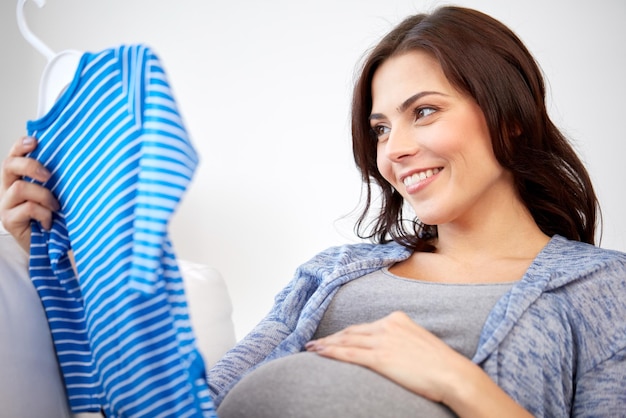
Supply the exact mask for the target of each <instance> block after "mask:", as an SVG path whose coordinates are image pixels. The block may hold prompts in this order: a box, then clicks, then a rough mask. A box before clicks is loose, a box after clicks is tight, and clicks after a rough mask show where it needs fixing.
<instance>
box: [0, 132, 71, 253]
mask: <svg viewBox="0 0 626 418" xmlns="http://www.w3.org/2000/svg"><path fill="white" fill-rule="evenodd" d="M36 147H37V140H36V139H34V138H31V137H24V138H21V139H20V140H19V141H17V142H16V143H15V144H14V145H13V147H12V148H11V151H10V152H9V155H8V156H7V158H5V160H4V161H3V163H2V181H1V185H0V220H2V225H3V226H4V228H5V229H6V230H7V231H8V232H9V233H10V234H11V235H13V237H14V238H15V239H16V240H17V241H18V243H19V244H20V246H21V247H22V248H23V249H24V250H25V251H26V252H29V251H30V222H31V220H33V219H34V220H37V221H39V222H40V223H41V225H42V226H43V227H44V228H46V229H50V228H52V212H53V211H56V210H59V202H58V201H57V200H56V199H55V197H54V196H53V195H52V193H51V192H50V190H48V189H46V188H45V187H43V186H41V185H39V184H36V183H31V182H28V181H26V180H24V179H23V177H24V176H27V177H30V178H33V179H35V180H38V181H40V182H45V181H47V180H48V179H49V178H50V172H49V171H48V170H46V168H45V167H44V166H43V165H42V164H41V163H40V162H39V161H37V160H35V159H33V158H27V157H26V154H27V153H29V152H30V151H32V150H34V149H35V148H36Z"/></svg>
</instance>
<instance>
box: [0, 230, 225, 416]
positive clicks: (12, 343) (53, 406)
mask: <svg viewBox="0 0 626 418" xmlns="http://www.w3.org/2000/svg"><path fill="white" fill-rule="evenodd" d="M179 267H180V269H181V273H182V276H183V279H184V281H185V286H186V293H187V299H188V303H189V310H190V315H191V322H192V325H193V327H194V332H195V334H196V338H197V342H198V346H199V348H200V351H201V352H202V355H203V357H204V359H205V362H206V364H207V366H210V365H212V364H214V363H215V362H216V361H217V360H218V359H219V358H220V357H221V356H222V355H223V354H224V352H226V350H228V349H229V348H230V347H232V346H233V345H234V344H235V332H234V327H233V322H232V319H231V314H232V304H231V300H230V297H229V295H228V290H227V288H226V284H225V282H224V280H223V278H222V277H221V275H220V274H219V272H218V271H217V270H215V269H213V268H211V267H209V266H205V265H202V264H197V263H190V262H187V261H183V260H179ZM0 373H1V374H0V418H18V417H19V418H31V417H32V418H42V417H46V418H57V417H70V416H71V414H70V413H69V411H68V407H67V403H66V400H65V392H64V388H63V383H62V380H61V375H60V372H59V367H58V364H57V361H56V357H55V353H54V348H53V345H52V339H51V336H50V331H49V329H48V324H47V322H46V317H45V313H44V310H43V307H42V306H41V302H40V300H39V297H38V295H37V292H36V291H35V289H34V287H33V286H32V284H31V282H30V278H29V275H28V255H27V254H26V253H25V252H24V251H23V250H22V248H21V247H20V246H19V245H18V244H17V242H16V241H15V240H14V239H13V237H12V236H11V235H10V234H9V233H8V232H6V231H5V230H4V228H3V227H2V224H1V223H0ZM91 416H99V414H78V416H77V417H80V418H83V417H85V418H86V417H91Z"/></svg>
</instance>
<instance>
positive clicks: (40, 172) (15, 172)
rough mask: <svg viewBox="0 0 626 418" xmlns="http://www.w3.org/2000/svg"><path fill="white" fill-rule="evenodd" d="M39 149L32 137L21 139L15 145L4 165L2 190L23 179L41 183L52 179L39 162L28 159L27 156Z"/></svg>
mask: <svg viewBox="0 0 626 418" xmlns="http://www.w3.org/2000/svg"><path fill="white" fill-rule="evenodd" d="M36 147H37V140H35V139H34V138H31V137H24V138H21V139H20V140H19V141H17V142H15V143H14V144H13V147H11V150H10V151H9V155H8V156H7V158H6V159H5V160H4V161H3V163H2V189H3V190H6V189H8V188H9V187H10V186H11V184H13V183H14V182H15V181H16V180H19V179H21V178H22V177H24V176H26V177H30V178H33V179H35V180H38V181H40V182H45V181H47V180H48V179H50V172H49V171H48V170H46V168H45V167H44V166H43V165H42V164H41V163H40V162H39V161H37V160H35V159H32V158H27V157H26V154H28V153H29V152H31V151H33V150H34V149H35V148H36Z"/></svg>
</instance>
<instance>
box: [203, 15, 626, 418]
mask: <svg viewBox="0 0 626 418" xmlns="http://www.w3.org/2000/svg"><path fill="white" fill-rule="evenodd" d="M352 110H353V114H352V137H353V151H354V158H355V161H356V163H357V166H358V167H359V169H360V171H361V175H362V180H363V183H364V184H365V187H366V191H367V194H366V205H365V210H364V212H363V214H362V216H361V218H360V222H359V225H358V226H359V227H360V232H361V235H362V237H363V238H371V239H373V240H374V242H375V243H374V244H361V245H348V246H342V247H335V248H331V249H329V250H327V251H325V252H323V253H321V254H319V255H318V256H316V257H314V258H313V259H312V260H311V261H309V262H308V263H306V264H304V265H303V266H301V267H300V268H299V269H298V271H297V273H296V276H295V277H294V279H293V281H292V282H291V283H290V284H289V285H288V286H287V287H286V288H285V289H284V290H283V292H281V293H280V294H279V295H278V296H277V298H276V304H275V305H274V308H273V309H272V311H271V312H270V314H269V315H268V316H267V317H266V318H265V320H263V321H262V322H261V323H260V324H259V325H258V326H257V328H255V329H254V330H253V331H252V332H251V333H250V334H249V335H248V336H247V337H246V338H244V340H243V341H241V342H240V343H239V344H238V345H237V346H236V347H235V348H234V349H233V350H232V351H231V352H230V353H228V354H227V355H226V356H225V357H224V358H223V359H222V360H221V361H220V362H219V363H218V364H217V365H216V366H215V367H214V368H213V369H212V370H211V372H210V376H209V381H210V382H211V385H212V389H213V391H214V394H215V396H216V399H217V401H218V402H221V406H220V409H219V410H218V413H219V414H220V416H222V417H224V418H231V417H243V416H248V415H249V414H250V413H251V411H254V414H255V416H261V417H265V416H267V417H270V416H276V415H280V412H281V411H282V412H284V413H287V414H288V415H298V416H306V417H317V416H328V415H340V416H362V415H363V414H364V413H366V412H364V411H367V413H369V414H372V415H376V416H394V417H396V416H440V415H441V416H455V415H458V416H508V417H518V416H519V417H528V416H531V415H532V416H588V415H594V416H604V417H610V416H613V415H615V414H619V413H621V412H619V411H621V408H622V407H623V405H624V403H625V402H626V394H625V393H624V392H623V391H621V390H620V389H618V388H621V387H623V385H624V384H626V339H624V338H618V339H617V340H616V339H615V338H614V336H615V335H626V302H625V300H626V255H625V254H622V253H618V252H612V251H608V250H602V249H599V248H597V247H594V246H593V245H592V244H593V243H594V242H595V230H596V211H597V206H598V202H597V199H596V196H595V192H594V190H593V186H592V184H591V181H590V179H589V175H588V173H587V171H586V169H585V167H584V166H583V164H582V162H581V161H580V159H579V158H578V157H577V155H576V153H575V152H574V150H573V148H572V146H571V145H570V144H569V142H568V141H567V140H566V138H565V137H564V136H563V134H561V132H560V131H559V130H558V129H557V128H556V127H555V125H554V124H553V123H552V122H551V120H550V118H549V116H548V115H547V111H546V106H545V89H544V82H543V79H542V75H541V71H540V70H539V67H538V65H537V64H536V63H535V61H534V59H533V57H532V56H531V54H530V53H529V52H528V50H527V49H526V47H525V46H524V45H523V44H522V42H521V41H520V40H519V39H518V38H517V36H516V35H515V34H514V33H513V32H511V30H509V29H508V28H507V27H506V26H504V25H503V24H502V23H500V22H499V21H496V20H495V19H493V18H491V17H489V16H487V15H485V14H483V13H480V12H478V11H475V10H471V9H464V8H458V7H441V8H439V9H437V10H435V11H434V12H433V13H431V14H419V15H415V16H411V17H409V18H407V19H406V20H404V21H403V22H401V23H400V24H399V25H398V26H397V27H396V28H394V29H393V30H392V31H391V32H390V33H389V34H388V35H386V36H385V37H384V38H383V39H382V40H381V41H380V42H379V43H378V45H377V46H376V47H375V48H373V50H372V51H371V52H370V53H369V55H368V56H367V58H366V60H365V62H364V65H363V67H362V70H361V73H360V77H359V79H358V81H357V83H356V86H355V91H354V98H353V109H352ZM375 186H377V188H378V189H380V190H381V191H382V205H381V206H380V209H379V210H378V212H376V210H375V209H374V207H373V205H372V202H373V200H374V199H375V198H376V197H377V196H376V197H375V193H374V191H373V190H374V187H375ZM407 206H410V207H411V209H412V212H413V213H415V215H417V218H415V219H413V220H409V221H407V219H406V217H407V214H405V208H406V207H407ZM370 211H372V212H375V214H374V215H375V222H374V223H367V222H366V219H370V218H369V217H368V216H369V214H370V213H369V212H370ZM616 312H619V315H618V316H617V317H616ZM600 318H605V319H604V320H603V319H600ZM609 318H613V319H610V320H609ZM615 318H620V319H617V320H615ZM442 324H443V325H442ZM590 330H593V335H587V333H588V332H590ZM590 341H593V346H590V345H589V342H590ZM303 347H304V348H305V349H306V350H307V351H308V352H309V353H299V351H301V350H302V348H303ZM311 353H317V354H319V355H320V356H322V357H324V358H327V359H332V360H338V361H339V362H340V363H336V362H325V361H322V360H320V359H318V358H317V357H314V356H313V357H312V356H310V355H309V354H311ZM345 363H347V364H345ZM573 364H575V365H577V366H576V368H575V369H574V368H573V367H572V365H573ZM312 365H315V368H316V370H321V373H320V372H312V371H310V369H311V368H312V367H313V366H312ZM364 368H365V369H364ZM303 371H305V375H304V376H303V375H302V374H301V373H302V372H303ZM303 379H306V381H305V382H303V381H302V380H303ZM496 382H497V383H496ZM231 388H232V390H231ZM405 396H406V397H407V398H408V399H404V400H400V399H401V398H403V397H405ZM600 400H601V401H600ZM355 403H356V405H355ZM399 404H400V405H401V406H399ZM317 405H320V406H319V407H318V406H317ZM433 414H435V415H433Z"/></svg>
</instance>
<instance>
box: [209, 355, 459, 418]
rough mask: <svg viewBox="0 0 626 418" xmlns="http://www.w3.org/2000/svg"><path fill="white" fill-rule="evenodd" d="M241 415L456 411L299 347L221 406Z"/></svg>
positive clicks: (226, 415)
mask: <svg viewBox="0 0 626 418" xmlns="http://www.w3.org/2000/svg"><path fill="white" fill-rule="evenodd" d="M217 413H218V416H219V417H220V418H235V417H246V418H250V417H258V418H263V417H267V418H270V417H271V418H279V417H301V418H313V417H315V418H318V417H319V418H321V417H324V418H328V417H346V418H349V417H364V416H375V417H383V418H384V417H390V418H391V417H393V418H401V417H429V418H440V417H441V418H444V417H445V418H449V417H455V416H456V415H454V413H452V412H451V411H450V410H449V409H448V408H447V407H445V406H443V405H441V404H438V403H435V402H431V401H429V400H427V399H425V398H422V397H420V396H418V395H416V394H414V393H412V392H409V391H408V390H406V389H404V388H402V387H401V386H398V385H397V384H395V383H393V382H392V381H390V380H388V379H386V378H384V377H382V376H381V375H379V374H378V373H375V372H373V371H371V370H369V369H366V368H364V367H361V366H356V365H353V364H349V363H343V362H339V361H336V360H331V359H327V358H324V357H321V356H319V355H317V354H315V353H307V352H303V353H298V354H294V355H291V356H287V357H284V358H281V359H277V360H274V361H271V362H269V363H267V364H264V365H263V366H261V367H259V368H258V369H256V370H254V371H253V372H252V373H250V374H249V375H247V376H246V377H244V378H243V379H242V380H241V381H240V382H239V383H238V384H237V385H235V387H234V388H233V389H232V390H231V391H230V392H229V393H228V395H226V397H225V398H224V400H223V401H222V403H221V404H220V407H219V409H218V411H217Z"/></svg>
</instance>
